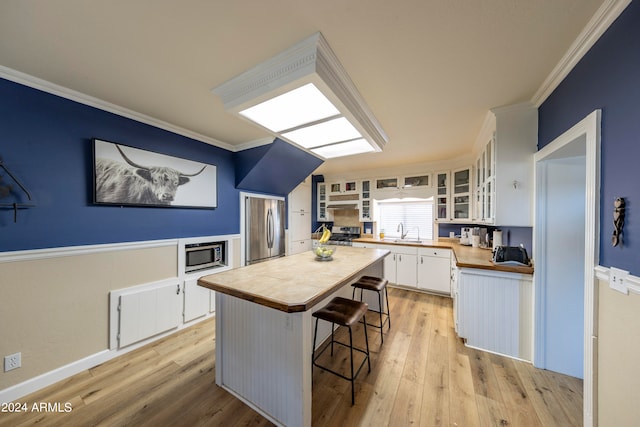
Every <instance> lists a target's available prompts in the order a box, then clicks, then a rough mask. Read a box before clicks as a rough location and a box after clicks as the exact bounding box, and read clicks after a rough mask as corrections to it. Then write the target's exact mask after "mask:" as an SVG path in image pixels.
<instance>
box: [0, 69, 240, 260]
mask: <svg viewBox="0 0 640 427" xmlns="http://www.w3.org/2000/svg"><path fill="white" fill-rule="evenodd" d="M92 138H99V139H104V140H107V141H113V142H118V143H122V144H125V145H130V146H132V147H136V148H142V149H145V150H149V151H154V152H158V153H163V154H168V155H171V156H176V157H181V158H185V159H190V160H196V161H199V162H204V163H209V164H213V165H215V166H216V167H217V193H218V207H217V208H216V209H184V208H152V207H119V206H97V205H93V204H92V194H93V192H92V185H93V184H92V183H93V172H92V142H91V140H92ZM0 157H2V159H3V161H4V164H5V165H6V166H7V167H8V168H9V169H10V170H11V172H12V173H13V174H15V175H16V177H17V178H18V179H19V180H20V181H21V182H22V183H23V184H24V185H25V186H26V187H27V188H28V189H29V191H30V192H31V194H32V196H33V199H34V202H35V203H36V206H35V207H33V208H29V209H24V210H19V211H18V216H17V222H16V223H14V221H13V210H10V209H0V251H15V250H26V249H38V248H49V247H62V246H75V245H85V244H100V243H115V242H129V241H143V240H155V239H167V238H178V237H192V236H205V235H222V234H235V233H239V232H240V218H239V216H240V208H239V203H240V202H239V194H238V191H237V190H236V188H235V174H234V164H233V155H232V153H231V152H230V151H227V150H224V149H221V148H217V147H213V146H211V145H209V144H206V143H203V142H199V141H196V140H193V139H190V138H186V137H183V136H180V135H176V134H174V133H171V132H168V131H165V130H162V129H159V128H155V127H153V126H150V125H146V124H143V123H140V122H137V121H135V120H131V119H127V118H124V117H122V116H118V115H116V114H112V113H109V112H105V111H102V110H99V109H96V108H93V107H89V106H86V105H83V104H80V103H77V102H74V101H70V100H68V99H65V98H61V97H58V96H55V95H51V94H48V93H45V92H42V91H39V90H36V89H33V88H30V87H27V86H24V85H21V84H17V83H14V82H10V81H7V80H3V79H0ZM0 176H3V180H4V181H8V178H7V177H6V176H5V174H4V173H3V172H2V171H1V170H0ZM14 201H26V198H24V197H23V196H20V195H17V194H12V195H11V196H10V197H5V198H3V199H0V202H5V203H7V202H10V203H13V202H14Z"/></svg>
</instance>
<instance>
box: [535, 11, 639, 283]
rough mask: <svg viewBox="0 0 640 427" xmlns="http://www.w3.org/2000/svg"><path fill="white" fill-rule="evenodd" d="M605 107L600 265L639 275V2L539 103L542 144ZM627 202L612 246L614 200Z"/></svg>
mask: <svg viewBox="0 0 640 427" xmlns="http://www.w3.org/2000/svg"><path fill="white" fill-rule="evenodd" d="M596 109H602V132H601V159H602V160H601V183H600V184H601V193H600V198H601V199H600V215H601V216H600V218H601V220H600V264H601V265H603V266H605V267H612V266H613V267H617V268H622V269H624V270H628V271H630V272H631V273H632V274H634V275H640V191H639V190H638V188H639V186H638V183H639V182H640V167H638V160H639V159H640V2H631V4H630V5H629V6H628V7H627V9H626V10H625V11H624V12H623V13H622V14H621V15H620V16H619V17H618V19H617V20H616V21H615V22H614V23H613V24H612V25H611V27H610V28H609V29H608V30H607V31H606V32H605V34H604V35H603V36H602V37H601V38H600V39H599V40H598V42H597V43H596V44H595V45H594V46H593V47H592V48H591V50H590V51H589V52H588V53H587V54H586V55H585V56H584V57H583V58H582V60H581V61H580V62H579V63H578V64H577V65H576V67H575V68H574V69H573V70H572V71H571V73H570V74H569V75H568V76H567V77H566V78H565V79H564V80H563V82H562V83H561V84H560V85H559V86H558V87H557V88H556V90H555V91H554V92H553V93H552V94H551V96H549V98H548V99H547V100H546V101H545V102H544V103H543V104H542V105H541V106H540V108H539V130H538V138H539V140H538V148H539V149H540V148H542V147H544V146H545V145H547V144H549V143H550V142H551V141H553V140H554V139H555V138H557V137H558V136H560V135H561V134H562V133H564V132H565V131H566V130H568V129H569V128H571V127H572V126H573V125H574V124H576V123H578V122H579V121H580V120H582V119H583V118H584V117H586V116H587V115H588V114H589V113H591V112H592V111H594V110H596ZM616 197H624V198H625V199H626V202H627V210H626V214H627V215H626V220H625V225H624V235H623V241H624V244H623V246H621V247H612V245H611V236H612V234H613V202H614V200H615V198H616Z"/></svg>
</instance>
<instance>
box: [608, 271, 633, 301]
mask: <svg viewBox="0 0 640 427" xmlns="http://www.w3.org/2000/svg"><path fill="white" fill-rule="evenodd" d="M628 276H629V272H628V271H625V270H620V269H619V268H615V267H611V268H610V269H609V287H610V288H611V289H615V290H616V291H618V292H622V293H623V294H625V295H628V294H629V289H628V288H627V283H626V281H627V277H628Z"/></svg>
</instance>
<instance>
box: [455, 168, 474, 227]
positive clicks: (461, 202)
mask: <svg viewBox="0 0 640 427" xmlns="http://www.w3.org/2000/svg"><path fill="white" fill-rule="evenodd" d="M451 175H452V178H451V180H452V181H453V195H452V197H453V219H454V220H469V219H470V218H471V168H465V169H458V170H454V171H452V172H451Z"/></svg>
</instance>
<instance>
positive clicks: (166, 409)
mask: <svg viewBox="0 0 640 427" xmlns="http://www.w3.org/2000/svg"><path fill="white" fill-rule="evenodd" d="M389 297H390V298H389V299H390V303H391V313H392V319H391V321H392V325H391V326H392V327H391V330H390V331H385V340H384V344H382V345H381V343H380V333H379V330H377V329H374V328H369V329H368V332H369V338H370V340H369V344H370V348H371V372H370V373H368V372H367V369H366V366H365V368H363V371H362V372H361V373H360V376H359V377H358V379H357V382H356V404H355V405H354V406H351V395H350V393H351V389H350V384H349V382H348V381H345V380H343V379H340V378H338V377H336V376H334V375H332V374H330V373H327V372H324V371H321V370H319V369H315V370H314V375H313V425H314V426H332V427H333V426H338V425H340V426H408V425H420V426H429V427H430V426H446V425H448V426H544V427H549V426H579V425H582V381H581V380H579V379H576V378H572V377H567V376H564V375H560V374H557V373H553V372H550V371H542V370H538V369H535V368H533V367H532V366H531V365H530V364H527V363H524V362H519V361H514V360H512V359H508V358H504V357H500V356H496V355H493V354H490V353H485V352H482V351H477V350H473V349H469V348H466V347H465V346H464V345H463V344H462V342H461V340H460V339H458V338H457V337H456V335H455V332H454V330H453V324H452V321H453V319H452V308H451V300H450V299H447V298H442V297H437V296H433V295H427V294H420V293H415V292H410V291H405V290H401V289H390V292H389ZM374 318H375V317H374V316H373V315H370V316H369V321H371V320H373V319H374ZM214 322H215V320H214V319H209V320H206V321H204V322H200V323H199V324H197V325H194V326H192V327H190V328H188V329H185V330H183V331H180V332H178V333H176V334H173V335H171V336H170V337H167V338H165V339H162V340H160V341H158V342H156V343H153V344H150V345H148V346H145V347H143V348H140V349H137V350H135V351H132V352H131V353H128V354H126V355H124V356H121V357H119V358H117V359H113V360H111V361H109V362H107V363H104V364H102V365H100V366H97V367H95V368H92V369H90V370H88V371H85V372H82V373H80V374H78V375H76V376H74V377H72V378H69V379H67V380H64V381H61V382H60V383H58V384H54V385H52V386H50V387H47V388H45V389H43V390H40V391H38V392H36V393H34V394H32V395H30V396H26V397H24V398H22V399H20V400H19V401H20V402H25V403H27V405H28V406H29V408H31V407H32V405H33V403H37V402H48V403H56V402H59V403H60V404H61V407H62V408H63V409H64V404H65V403H67V402H69V403H70V404H71V406H72V410H71V412H68V413H65V412H27V413H13V414H8V413H0V426H12V427H13V426H29V425H38V426H59V425H65V426H96V425H102V426H262V425H271V423H269V422H268V421H267V420H266V419H264V418H263V417H262V416H260V415H259V414H257V413H256V412H255V411H253V410H252V409H251V408H249V407H248V406H246V405H244V404H243V403H241V402H240V401H239V400H237V399H236V398H234V397H233V396H231V395H230V394H229V393H227V392H226V391H224V390H222V389H221V388H219V387H217V386H216V385H215V378H214V375H215V369H214V366H215V336H214V329H215V325H214ZM343 332H344V331H340V333H339V334H337V336H338V337H339V338H340V337H342V338H344V337H345V336H346V334H343ZM362 336H363V334H362V327H361V326H359V327H358V328H357V329H356V330H355V331H354V337H358V340H357V341H356V344H358V345H363V344H364V341H363V339H361V338H360V337H362ZM338 348H339V347H336V349H338ZM327 354H328V352H327ZM330 362H331V363H332V364H333V365H332V366H333V367H334V368H338V369H341V368H345V367H346V364H347V363H348V359H347V357H346V352H344V351H342V352H341V351H340V350H338V351H336V353H335V355H334V358H333V359H332V360H331V361H330Z"/></svg>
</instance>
